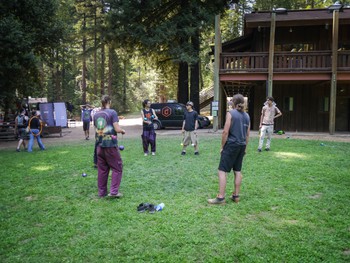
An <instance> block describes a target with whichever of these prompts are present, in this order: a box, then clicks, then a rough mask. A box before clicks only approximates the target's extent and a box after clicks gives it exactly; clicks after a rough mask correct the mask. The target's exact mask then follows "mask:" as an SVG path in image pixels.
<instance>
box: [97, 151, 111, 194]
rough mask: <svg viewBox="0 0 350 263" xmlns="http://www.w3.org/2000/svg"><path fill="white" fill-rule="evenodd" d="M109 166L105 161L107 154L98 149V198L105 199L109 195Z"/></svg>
mask: <svg viewBox="0 0 350 263" xmlns="http://www.w3.org/2000/svg"><path fill="white" fill-rule="evenodd" d="M108 174H109V166H108V164H107V162H106V161H105V153H104V149H103V148H102V147H99V146H98V147H97V187H98V196H100V197H104V196H106V195H107V182H108Z"/></svg>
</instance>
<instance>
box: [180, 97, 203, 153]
mask: <svg viewBox="0 0 350 263" xmlns="http://www.w3.org/2000/svg"><path fill="white" fill-rule="evenodd" d="M186 109H187V111H185V113H184V121H183V124H182V133H183V135H184V137H183V142H182V151H181V155H185V154H186V148H187V146H188V145H189V144H190V143H191V145H192V146H194V154H195V155H199V151H198V139H197V129H198V113H197V112H196V111H195V110H194V109H193V102H192V101H189V102H187V103H186Z"/></svg>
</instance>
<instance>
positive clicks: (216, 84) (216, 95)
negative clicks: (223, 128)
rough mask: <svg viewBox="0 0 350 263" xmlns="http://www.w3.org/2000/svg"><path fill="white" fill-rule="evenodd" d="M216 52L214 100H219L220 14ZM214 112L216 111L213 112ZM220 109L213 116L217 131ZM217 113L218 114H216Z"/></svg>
mask: <svg viewBox="0 0 350 263" xmlns="http://www.w3.org/2000/svg"><path fill="white" fill-rule="evenodd" d="M214 49H215V52H214V101H219V93H220V92H219V90H220V80H219V70H220V54H221V32H220V15H216V16H215V48H214ZM213 114H214V113H213ZM219 114H220V104H219V110H218V111H217V112H216V114H214V116H213V130H214V131H217V130H218V128H219V117H218V115H219ZM215 115H216V116H215Z"/></svg>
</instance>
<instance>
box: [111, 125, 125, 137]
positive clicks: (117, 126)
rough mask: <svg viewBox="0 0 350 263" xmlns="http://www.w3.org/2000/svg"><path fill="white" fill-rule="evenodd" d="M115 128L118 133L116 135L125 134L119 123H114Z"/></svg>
mask: <svg viewBox="0 0 350 263" xmlns="http://www.w3.org/2000/svg"><path fill="white" fill-rule="evenodd" d="M113 128H114V130H115V131H116V133H121V134H125V130H124V129H122V128H120V126H119V122H115V123H113Z"/></svg>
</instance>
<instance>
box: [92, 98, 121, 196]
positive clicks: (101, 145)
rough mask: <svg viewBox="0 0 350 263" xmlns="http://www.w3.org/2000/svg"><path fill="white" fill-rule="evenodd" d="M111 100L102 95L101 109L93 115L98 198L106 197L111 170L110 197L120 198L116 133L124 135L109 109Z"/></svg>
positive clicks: (117, 118)
mask: <svg viewBox="0 0 350 263" xmlns="http://www.w3.org/2000/svg"><path fill="white" fill-rule="evenodd" d="M111 103H112V101H111V98H110V97H109V96H108V95H103V96H102V98H101V104H102V109H101V110H100V111H98V112H96V114H95V115H94V126H95V130H96V133H95V138H96V143H97V171H98V176H97V186H98V195H99V197H105V196H106V195H107V183H108V174H109V171H110V170H112V180H111V186H110V193H109V194H108V196H110V197H116V198H119V197H122V196H123V194H122V193H121V192H119V187H120V183H121V180H122V176H123V162H122V159H121V156H120V152H119V148H118V138H117V133H121V134H125V130H124V129H122V128H120V126H119V117H118V114H117V112H116V111H115V110H113V109H111Z"/></svg>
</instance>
